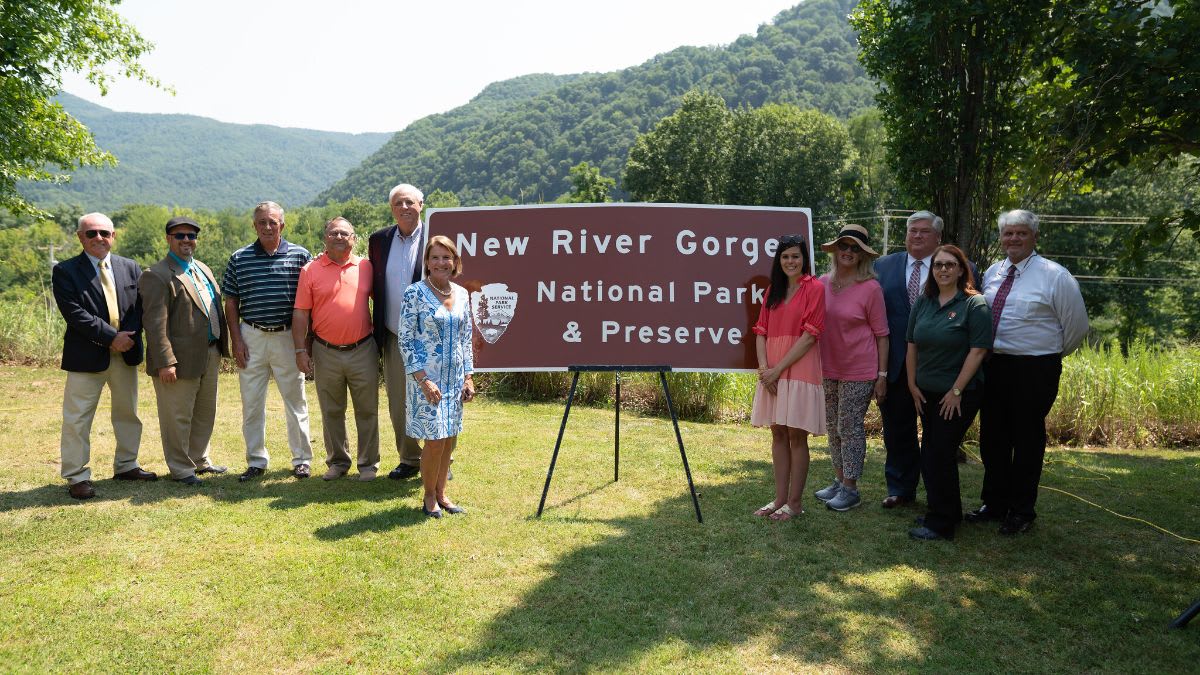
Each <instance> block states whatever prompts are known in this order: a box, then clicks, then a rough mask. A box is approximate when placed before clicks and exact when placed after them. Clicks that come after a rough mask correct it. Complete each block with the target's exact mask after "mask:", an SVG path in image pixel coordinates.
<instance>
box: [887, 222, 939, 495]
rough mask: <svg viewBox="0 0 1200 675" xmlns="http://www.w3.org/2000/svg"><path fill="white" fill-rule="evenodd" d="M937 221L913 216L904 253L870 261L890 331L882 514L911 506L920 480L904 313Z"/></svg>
mask: <svg viewBox="0 0 1200 675" xmlns="http://www.w3.org/2000/svg"><path fill="white" fill-rule="evenodd" d="M942 226H943V222H942V219H941V218H939V217H938V216H936V215H934V214H933V213H931V212H929V211H917V212H916V213H914V214H912V215H911V216H909V217H908V221H907V223H906V225H905V234H904V250H903V251H900V252H897V253H892V254H890V255H885V256H883V257H882V258H879V259H878V260H876V261H875V275H876V277H877V278H878V279H879V285H880V286H882V287H883V304H884V308H885V309H886V311H887V322H888V330H889V331H890V332H891V339H890V340H889V344H890V345H891V348H890V350H889V352H888V369H887V379H888V387H887V396H886V397H885V398H884V400H882V401H880V402H879V412H880V413H881V414H882V417H883V444H884V447H885V448H886V449H887V460H886V462H885V463H884V467H883V473H884V476H885V477H886V478H887V487H888V496H887V497H886V498H885V499H884V500H883V507H884V508H885V509H890V508H894V507H896V506H900V505H902V504H908V503H911V502H912V501H913V500H914V499H916V497H917V484H918V483H919V482H920V480H921V446H920V445H918V443H917V412H916V408H915V406H914V405H913V399H912V394H911V393H909V391H908V376H907V374H906V372H905V367H904V357H905V353H906V351H907V349H908V343H907V342H906V341H905V339H904V336H905V334H906V333H907V331H908V314H909V311H910V310H911V309H912V303H913V302H914V301H915V298H916V296H917V295H918V294H919V293H920V291H921V288H923V287H924V286H925V280H926V279H928V278H929V264H930V262H931V261H932V259H933V251H934V249H936V248H937V247H938V246H939V245H940V244H941V243H942Z"/></svg>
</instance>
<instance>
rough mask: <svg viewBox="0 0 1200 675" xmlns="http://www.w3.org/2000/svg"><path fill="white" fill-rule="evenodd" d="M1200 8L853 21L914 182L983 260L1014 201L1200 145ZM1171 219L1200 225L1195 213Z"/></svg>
mask: <svg viewBox="0 0 1200 675" xmlns="http://www.w3.org/2000/svg"><path fill="white" fill-rule="evenodd" d="M1197 15H1198V12H1197V8H1196V2H1195V0H1165V1H1160V0H1030V1H1029V2H1020V3H1010V2H1000V1H999V0H975V1H974V2H970V3H962V2H938V1H935V0H911V1H906V2H891V1H890V0H863V2H862V3H860V5H859V6H858V8H857V9H856V10H855V12H854V13H853V15H852V18H851V23H852V24H853V25H854V26H855V27H856V28H857V29H858V30H859V35H860V44H861V47H862V50H861V54H860V59H861V61H862V63H863V64H864V66H865V67H866V69H867V72H868V73H870V74H872V75H873V76H875V77H877V78H878V79H879V80H880V82H881V83H882V85H883V89H882V91H881V92H880V94H879V95H878V97H877V100H878V101H879V105H880V109H881V111H882V113H883V119H884V122H885V125H886V126H887V130H888V136H889V140H888V157H889V162H890V166H891V167H892V169H893V171H894V172H895V174H896V180H897V183H898V185H899V187H900V189H901V191H902V192H903V193H905V194H906V195H907V196H908V197H909V198H910V199H911V202H912V203H914V204H917V205H920V206H927V207H929V208H932V209H933V210H934V211H936V212H938V213H939V214H940V215H942V216H943V217H944V218H945V219H946V225H947V230H948V231H947V234H946V236H945V238H947V239H949V240H951V241H955V242H958V243H960V244H962V245H964V246H965V247H966V248H967V249H968V251H969V253H971V254H972V257H978V255H979V254H980V253H981V251H982V250H983V248H984V244H985V242H987V241H989V240H990V236H991V235H990V233H989V230H990V222H991V220H992V219H993V218H994V217H995V215H996V213H997V212H998V211H1000V210H1002V209H1004V208H1009V207H1012V206H1016V205H1024V206H1028V207H1033V208H1037V207H1038V206H1039V205H1041V204H1044V203H1046V202H1047V200H1053V199H1056V198H1058V197H1059V196H1062V195H1065V194H1067V193H1069V192H1070V191H1071V190H1073V189H1075V188H1077V187H1079V186H1080V185H1083V186H1085V187H1086V181H1088V180H1096V179H1098V178H1102V177H1104V176H1107V175H1109V174H1111V173H1112V172H1113V171H1114V170H1116V169H1118V168H1119V167H1122V166H1127V165H1129V164H1130V163H1131V162H1135V161H1137V160H1138V159H1139V158H1141V157H1147V158H1150V159H1152V160H1156V161H1163V160H1166V159H1169V158H1173V157H1178V156H1180V155H1182V154H1186V153H1195V152H1196V151H1197V150H1198V149H1200V103H1198V102H1197V98H1196V96H1195V92H1196V91H1197V89H1198V88H1200V52H1198V51H1197V50H1196V49H1195V48H1194V47H1193V46H1192V44H1193V42H1194V40H1195V36H1196V35H1197V34H1200V17H1198V16H1197ZM999 17H1002V20H1000V19H999ZM1169 220H1170V221H1171V222H1174V223H1175V224H1176V225H1177V226H1179V225H1182V226H1183V227H1186V228H1190V229H1192V230H1194V231H1195V230H1200V219H1197V217H1196V214H1195V212H1194V211H1190V210H1177V211H1176V212H1175V213H1174V215H1173V216H1172V217H1170V218H1169ZM1159 229H1161V228H1159ZM1154 231H1155V228H1150V229H1148V230H1143V231H1140V232H1136V233H1134V238H1135V239H1137V240H1139V241H1141V242H1143V243H1144V242H1148V241H1151V240H1152V239H1153V236H1154V235H1153V232H1154Z"/></svg>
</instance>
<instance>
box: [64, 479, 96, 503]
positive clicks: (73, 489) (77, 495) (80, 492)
mask: <svg viewBox="0 0 1200 675" xmlns="http://www.w3.org/2000/svg"><path fill="white" fill-rule="evenodd" d="M67 494H69V495H71V498H72V499H91V498H92V497H95V496H96V488H93V487H92V481H90V480H81V481H79V482H78V483H71V486H70V487H68V488H67Z"/></svg>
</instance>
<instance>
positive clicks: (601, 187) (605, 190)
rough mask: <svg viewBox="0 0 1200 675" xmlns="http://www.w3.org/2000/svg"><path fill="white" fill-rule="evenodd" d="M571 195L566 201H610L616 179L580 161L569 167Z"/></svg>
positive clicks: (599, 202) (596, 202)
mask: <svg viewBox="0 0 1200 675" xmlns="http://www.w3.org/2000/svg"><path fill="white" fill-rule="evenodd" d="M570 175H571V195H570V198H569V199H568V201H571V202H579V203H583V204H602V203H604V202H611V201H612V191H613V188H615V187H616V186H617V181H615V180H614V179H612V178H609V177H607V176H604V175H601V173H600V169H599V168H597V167H594V166H592V165H591V164H588V163H587V162H580V163H578V164H576V165H575V166H573V167H571V172H570Z"/></svg>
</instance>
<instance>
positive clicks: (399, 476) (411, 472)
mask: <svg viewBox="0 0 1200 675" xmlns="http://www.w3.org/2000/svg"><path fill="white" fill-rule="evenodd" d="M419 473H421V467H419V466H413V465H411V464H401V465H400V466H398V467H396V468H394V469H392V470H391V471H390V472H389V473H388V478H391V479H392V480H404V479H406V478H412V477H413V476H416V475H417V474H419Z"/></svg>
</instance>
